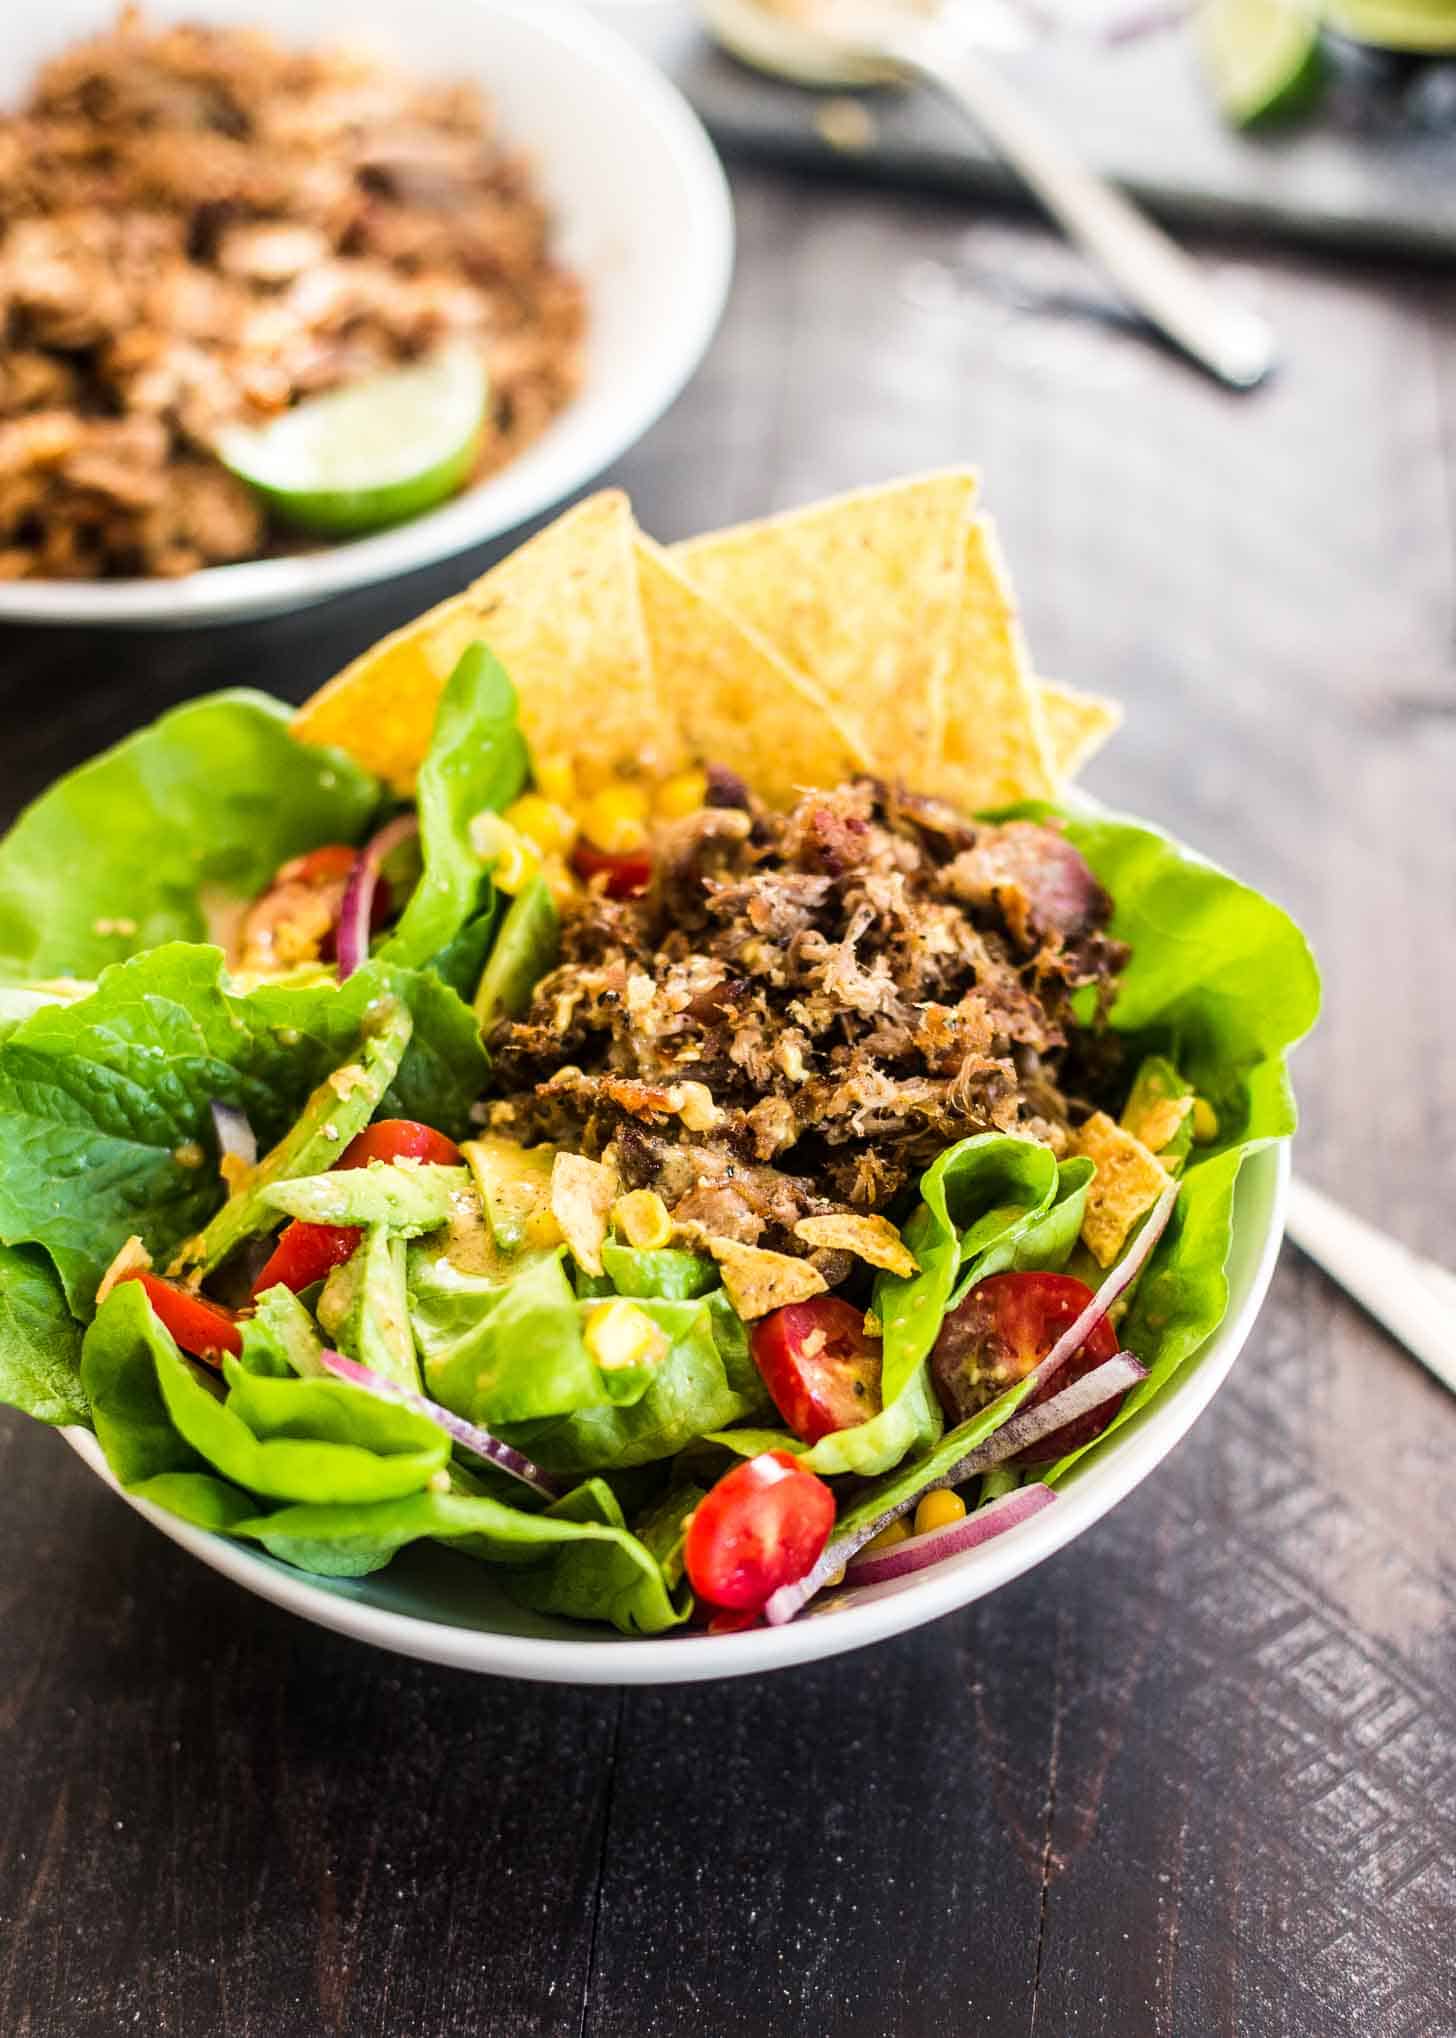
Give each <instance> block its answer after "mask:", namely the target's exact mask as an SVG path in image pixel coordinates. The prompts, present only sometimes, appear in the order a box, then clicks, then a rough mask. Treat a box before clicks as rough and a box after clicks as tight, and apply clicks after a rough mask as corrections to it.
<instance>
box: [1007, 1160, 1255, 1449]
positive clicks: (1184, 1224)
mask: <svg viewBox="0 0 1456 2038" xmlns="http://www.w3.org/2000/svg"><path fill="white" fill-rule="evenodd" d="M1246 1151H1247V1149H1246V1148H1245V1149H1240V1148H1233V1149H1231V1150H1230V1151H1228V1152H1226V1153H1220V1154H1215V1155H1214V1156H1213V1158H1212V1159H1210V1160H1206V1161H1200V1162H1199V1164H1198V1165H1197V1166H1196V1167H1194V1168H1190V1169H1189V1171H1188V1173H1187V1174H1186V1175H1185V1176H1184V1178H1183V1186H1182V1188H1181V1189H1180V1191H1179V1193H1178V1201H1177V1202H1176V1203H1175V1204H1174V1206H1173V1215H1172V1217H1171V1218H1170V1219H1169V1221H1168V1229H1167V1231H1166V1232H1165V1233H1164V1234H1163V1236H1162V1238H1160V1239H1159V1241H1158V1244H1157V1248H1156V1250H1155V1252H1154V1253H1153V1257H1152V1259H1151V1260H1150V1261H1149V1262H1148V1266H1147V1268H1146V1270H1145V1272H1144V1273H1143V1275H1142V1276H1141V1278H1140V1279H1139V1281H1138V1283H1137V1285H1136V1287H1135V1288H1134V1289H1133V1294H1132V1303H1131V1306H1130V1307H1129V1309H1128V1313H1127V1315H1126V1317H1125V1318H1124V1319H1123V1322H1122V1326H1121V1331H1120V1335H1121V1339H1122V1343H1123V1345H1124V1347H1125V1348H1126V1349H1127V1350H1128V1351H1130V1352H1133V1353H1135V1354H1136V1356H1137V1357H1138V1358H1140V1359H1141V1360H1142V1362H1143V1364H1144V1365H1145V1366H1146V1367H1147V1368H1148V1377H1147V1379H1146V1380H1142V1381H1139V1383H1138V1385H1137V1386H1136V1387H1135V1388H1134V1389H1133V1391H1132V1392H1131V1394H1129V1395H1128V1397H1127V1399H1126V1400H1125V1401H1124V1402H1123V1404H1122V1406H1121V1407H1120V1408H1119V1409H1118V1411H1117V1414H1116V1415H1115V1416H1114V1417H1113V1419H1112V1421H1111V1422H1110V1423H1109V1424H1108V1426H1107V1428H1106V1429H1105V1430H1104V1431H1103V1433H1102V1435H1101V1436H1100V1437H1099V1438H1098V1439H1097V1440H1096V1442H1095V1443H1092V1444H1088V1445H1085V1446H1084V1447H1083V1449H1082V1450H1080V1451H1073V1452H1072V1453H1071V1454H1070V1455H1069V1456H1067V1457H1065V1458H1061V1459H1059V1460H1058V1462H1057V1463H1056V1464H1055V1465H1054V1466H1052V1468H1051V1470H1050V1471H1048V1472H1045V1473H1042V1474H1041V1475H1040V1476H1041V1477H1043V1478H1044V1479H1046V1480H1047V1482H1048V1484H1051V1485H1055V1484H1056V1482H1057V1481H1058V1480H1059V1479H1062V1478H1064V1477H1065V1476H1066V1474H1067V1473H1068V1472H1069V1471H1070V1470H1071V1468H1072V1466H1073V1465H1075V1464H1076V1463H1077V1461H1078V1459H1079V1458H1082V1457H1085V1456H1086V1453H1087V1452H1088V1451H1089V1450H1100V1449H1101V1448H1102V1447H1103V1446H1104V1445H1105V1443H1106V1442H1107V1440H1108V1439H1109V1438H1112V1437H1115V1436H1116V1434H1117V1431H1118V1430H1119V1429H1120V1428H1121V1427H1122V1425H1123V1424H1124V1423H1125V1422H1127V1421H1128V1420H1129V1419H1130V1418H1131V1417H1132V1416H1133V1415H1135V1414H1136V1413H1137V1411H1138V1410H1139V1409H1140V1408H1145V1407H1146V1406H1147V1404H1148V1402H1149V1401H1151V1400H1153V1398H1154V1397H1155V1396H1156V1395H1158V1394H1160V1393H1161V1392H1162V1391H1163V1389H1164V1387H1165V1386H1166V1385H1167V1384H1168V1382H1169V1381H1170V1380H1171V1379H1172V1378H1173V1376H1174V1374H1175V1373H1176V1372H1177V1371H1178V1369H1179V1367H1180V1366H1181V1365H1182V1364H1183V1363H1184V1361H1185V1360H1186V1359H1189V1358H1191V1357H1192V1355H1193V1353H1194V1352H1196V1351H1197V1350H1198V1347H1199V1346H1200V1345H1201V1344H1202V1343H1203V1342H1204V1340H1205V1339H1206V1338H1208V1337H1210V1336H1212V1334H1213V1332H1214V1331H1215V1330H1217V1328H1218V1326H1219V1324H1220V1323H1222V1321H1223V1317H1224V1311H1225V1310H1226V1309H1227V1308H1228V1293H1229V1290H1228V1275H1227V1273H1226V1271H1225V1270H1226V1268H1227V1265H1228V1256H1229V1248H1230V1246H1231V1244H1232V1242H1233V1206H1234V1189H1235V1185H1236V1183H1237V1181H1238V1174H1239V1169H1240V1167H1241V1166H1242V1164H1243V1160H1244V1154H1245V1152H1246Z"/></svg>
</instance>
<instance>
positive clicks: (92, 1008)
mask: <svg viewBox="0 0 1456 2038" xmlns="http://www.w3.org/2000/svg"><path fill="white" fill-rule="evenodd" d="M389 998H394V999H397V1000H398V1001H400V1002H401V1003H402V1004H403V1005H404V1006H405V1007H407V1008H408V1010H409V1011H410V1012H411V1013H412V1015H413V1019H414V1029H413V1033H412V1034H411V1036H410V1042H409V1046H408V1048H407V1050H406V1052H405V1055H404V1059H403V1061H402V1062H401V1063H400V1064H399V1069H398V1073H397V1075H396V1076H395V1079H394V1081H393V1083H392V1085H391V1087H390V1089H389V1091H388V1093H387V1095H386V1096H385V1098H384V1100H383V1104H382V1107H381V1108H382V1110H383V1112H384V1113H385V1114H386V1115H393V1114H397V1115H399V1116H403V1117H416V1118H423V1119H425V1120H426V1121H427V1122H428V1123H430V1124H432V1125H435V1126H437V1127H438V1128H439V1129H440V1130H441V1131H443V1132H446V1133H448V1134H454V1133H457V1132H461V1131H463V1130H464V1129H465V1126H466V1123H467V1121H468V1115H469V1110H470V1105H471V1103H472V1102H473V1101H474V1099H475V1098H476V1096H478V1095H479V1092H480V1089H481V1087H482V1084H483V1080H484V1072H485V1058H484V1054H483V1052H482V1050H481V1047H480V1042H479V1039H478V1037H477V1034H476V1028H475V1022H474V1020H473V1018H472V1017H471V1014H470V1012H469V1009H468V1008H467V1007H466V1006H465V1005H463V1004H462V1003H461V1001H460V999H459V998H458V997H456V995H455V994H454V992H453V991H450V990H448V989H447V988H446V987H445V985H443V984H441V983H440V982H438V980H437V979H435V978H434V977H431V976H417V975H414V974H412V973H411V972H408V971H403V970H389V969H387V968H384V967H382V966H380V965H378V964H374V965H371V966H370V967H369V968H367V969H364V970H360V971H359V972H358V973H357V974H356V975H355V976H353V977H352V978H351V979H350V980H349V982H348V983H347V984H346V985H344V986H343V987H342V988H338V987H336V986H334V985H333V984H331V983H329V982H321V983H316V984H310V985H299V986H269V987H267V988H264V989H259V990H256V991H251V992H249V993H247V994H246V995H245V996H238V995H235V994H233V993H230V992H229V991H228V990H227V989H226V988H225V978H224V976H223V970H222V956H221V954H220V952H219V951H218V950H217V949H214V948H205V947H200V946H191V945H188V944H183V943H173V944H170V945H169V946H167V947H165V948H159V949H155V950H153V951H152V952H151V953H150V954H148V955H144V956H136V957H134V958H133V959H132V960H131V961H129V962H126V963H121V964H118V965H116V966H115V967H114V968H112V969H110V970H107V971H106V972H105V973H104V975H103V977H102V979H101V981H100V982H99V984H98V985H97V988H96V989H95V991H94V992H93V993H92V994H91V995H90V996H89V997H87V998H84V999H82V1000H80V1001H79V1002H78V1003H76V1004H72V1005H56V1006H48V1007H46V1008H44V1009H43V1010H41V1011H38V1012H36V1013H34V1014H33V1015H32V1016H31V1017H30V1018H29V1019H27V1020H26V1021H25V1022H24V1023H23V1024H22V1025H20V1026H19V1027H17V1028H16V1029H15V1031H14V1032H13V1033H11V1034H10V1036H9V1037H8V1039H5V1040H4V1041H0V1143H3V1148H4V1151H5V1153H6V1155H7V1161H6V1166H5V1168H4V1170H3V1172H0V1241H3V1242H4V1243H5V1244H7V1245H21V1244H36V1245H42V1246H44V1247H45V1248H46V1250H47V1251H48V1252H49V1253H50V1256H51V1258H52V1260H53V1261H54V1262H55V1265H56V1268H57V1270H58V1272H59V1274H60V1276H61V1280H62V1282H63V1284H64V1286H65V1290H66V1296H67V1300H68V1302H69V1304H70V1308H71V1312H72V1314H73V1315H75V1316H78V1317H81V1318H83V1319H84V1318H86V1317H88V1316H89V1315H90V1313H91V1309H92V1303H93V1298H94V1296H95V1292H96V1288H97V1285H98V1283H99V1281H100V1279H101V1276H102V1274H103V1273H104V1272H105V1270H106V1268H107V1266H108V1265H109V1264H110V1262H111V1260H112V1259H113V1258H114V1257H115V1255H116V1253H117V1252H118V1251H119V1250H120V1248H121V1246H122V1245H124V1244H125V1242H126V1240H127V1238H128V1237H129V1236H130V1235H131V1234H132V1233H137V1234H139V1235H140V1236H141V1238H142V1239H143V1241H144V1242H145V1244H146V1245H147V1247H148V1249H149V1250H150V1251H151V1253H152V1255H153V1257H154V1258H155V1259H157V1260H158V1261H165V1260H166V1259H167V1257H168V1256H169V1255H170V1253H171V1252H172V1251H173V1249H174V1248H175V1247H176V1246H178V1245H179V1244H180V1243H181V1242H182V1240H184V1239H186V1238H188V1237H190V1236H192V1235H193V1234H194V1233H196V1232H198V1231H199V1230H201V1228H202V1227H203V1226H204V1225H205V1224H206V1222H207V1221H208V1219H209V1218H210V1217H211V1216H212V1214H213V1213H214V1211H216V1210H217V1209H218V1208H219V1207H220V1206H221V1204H222V1202H223V1188H222V1183H221V1181H220V1179H219V1177H218V1174H217V1144H216V1136H215V1133H214V1131H213V1129H212V1121H211V1113H210V1110H209V1104H210V1102H211V1100H212V1099H213V1098H218V1099H220V1100H221V1101H223V1102H224V1103H228V1104H232V1105H235V1106H236V1107H238V1108H239V1109H241V1110H243V1111H245V1112H246V1113H247V1114H248V1117H249V1119H250V1120H251V1122H252V1125H253V1128H254V1130H255V1131H256V1133H257V1135H258V1141H259V1145H260V1146H261V1147H262V1148H264V1149H265V1150H266V1149H268V1148H269V1147H271V1146H273V1145H274V1144H275V1143H276V1142H277V1141H278V1140H280V1139H282V1138H283V1136H284V1135H285V1134H286V1133H287V1132H288V1131H289V1130H290V1128H291V1127H292V1126H293V1125H294V1124H295V1123H296V1121H297V1119H298V1116H299V1113H300V1112H301V1111H302V1109H303V1106H304V1103H305V1101H306V1099H307V1098H308V1097H309V1095H310V1094H311V1092H312V1091H313V1090H314V1089H315V1088H316V1087H317V1086H318V1085H319V1084H320V1083H321V1082H322V1081H323V1080H324V1078H325V1077H326V1076H327V1075H328V1074H329V1073H330V1072H331V1071H333V1070H335V1069H337V1068H339V1067H341V1066H342V1065H343V1064H344V1063H345V1062H346V1061H347V1060H348V1059H349V1057H350V1056H351V1055H352V1054H353V1053H354V1051H355V1049H356V1048H357V1046H358V1044H359V1041H360V1038H361V1035H362V1033H363V1030H364V1027H365V1025H366V1024H367V1023H368V1022H369V1020H370V1018H371V1012H372V1011H377V1009H378V1005H379V1001H381V1000H383V999H389Z"/></svg>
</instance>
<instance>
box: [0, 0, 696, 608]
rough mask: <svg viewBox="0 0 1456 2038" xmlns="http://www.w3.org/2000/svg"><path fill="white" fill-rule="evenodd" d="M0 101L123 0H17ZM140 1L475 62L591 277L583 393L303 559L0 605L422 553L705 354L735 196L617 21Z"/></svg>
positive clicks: (258, 598) (657, 404)
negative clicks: (495, 468)
mask: <svg viewBox="0 0 1456 2038" xmlns="http://www.w3.org/2000/svg"><path fill="white" fill-rule="evenodd" d="M0 12H3V15H4V23H5V26H4V33H3V35H0V106H6V107H10V106H14V105H16V104H18V103H19V102H20V100H21V99H22V97H23V96H24V94H25V93H26V92H27V90H28V89H29V86H30V83H31V80H32V78H33V77H34V74H35V72H36V69H37V67H38V66H39V65H40V64H41V63H42V62H43V61H44V60H45V59H46V58H47V57H49V56H52V55H54V54H55V53H56V52H57V51H59V50H61V49H63V48H64V47H65V46H66V44H67V43H70V42H73V41H75V40H76V39H77V38H78V37H80V36H83V35H90V34H95V33H96V32H97V31H99V30H100V29H103V28H105V27H107V26H109V25H110V23H111V22H112V21H113V20H114V18H115V14H116V7H115V0H7V4H6V5H5V6H4V7H3V8H0ZM146 14H147V19H148V20H149V21H152V22H154V23H155V22H165V21H169V20H194V21H195V20H203V21H207V22H210V23H219V24H226V23H242V24H251V25H254V26H262V27H265V28H270V29H272V30H273V31H275V32H276V33H277V34H278V36H279V37H280V38H281V39H283V40H286V41H290V42H294V43H309V42H317V41H322V40H326V39H328V38H330V37H336V38H337V37H348V38H354V39H358V38H360V37H367V38H368V39H369V40H370V41H371V42H372V43H375V44H377V45H378V46H380V47H382V48H384V49H385V50H390V51H397V52H398V55H399V58H400V61H401V63H403V64H406V65H408V66H409V67H410V69H412V70H415V71H418V72H419V73H421V74H422V75H430V74H435V75H438V76H441V77H451V76H456V77H458V76H462V75H463V76H468V77H470V78H474V79H478V80H479V82H480V83H481V85H482V86H483V87H484V88H485V90H486V91H487V92H488V93H489V95H490V97H491V99H492V101H493V103H494V104H495V105H496V106H497V107H498V108H499V110H500V117H501V123H502V127H503V130H504V132H505V134H506V135H507V136H508V137H509V139H510V140H511V141H512V142H514V143H517V144H519V145H520V146H522V147H524V148H526V149H528V150H529V151H530V152H531V153H532V155H533V156H534V158H535V161H536V169H537V174H538V176H539V179H540V182H541V184H542V187H543V188H544V190H545V192H546V195H547V197H548V199H549V201H550V203H551V205H552V207H553V208H554V210H555V212H556V215H557V219H558V222H559V235H560V239H559V247H560V252H561V254H562V257H563V259H564V260H565V261H566V262H567V263H568V264H569V266H571V267H572V268H574V269H575V270H576V271H577V273H578V274H579V275H580V276H581V277H582V278H583V280H584V282H585V284H586V287H587V291H588V294H589V297H590V317H591V334H590V343H589V347H588V355H587V366H586V376H585V381H584V384H583V387H582V391H581V394H580V395H579V396H578V397H577V398H576V400H575V402H573V403H572V404H570V405H569V406H568V407H567V408H566V409H565V410H564V411H563V412H562V413H561V415H560V416H559V417H558V418H557V419H556V420H555V421H554V423H553V424H552V425H551V427H550V429H549V430H548V431H547V432H546V433H544V434H543V436H542V437H541V438H540V439H538V440H537V441H536V442H535V444H534V445H532V446H531V447H530V448H529V449H528V450H527V451H526V452H525V453H523V454H522V456H521V457H520V459H519V460H516V461H514V462H513V463H512V464H511V465H510V466H509V467H506V468H504V469H503V470H502V471H501V472H500V473H499V474H496V475H493V476H492V477H491V478H490V479H489V480H488V481H485V482H483V483H481V484H480V486H478V487H476V488H472V489H470V490H469V491H468V492H467V493H466V494H464V495H461V496H458V497H457V498H456V499H455V500H454V501H453V502H450V503H447V504H446V505H445V506H444V507H443V508H441V509H437V510H433V511H431V512H430V513H429V514H428V515H426V516H422V517H417V518H416V519H414V521H413V522H411V523H407V524H401V525H399V526H397V527H396V528H395V529H393V530H390V531H384V532H381V533H379V534H378V535H377V536H375V537H370V538H360V539H356V540H355V541H354V542H353V543H350V544H342V545H335V546H332V547H330V548H329V549H328V550H325V551H321V552H315V553H309V554H307V555H304V556H302V557H298V558H292V559H259V560H252V561H248V562H247V563H245V564H243V565H238V566H213V567H208V568H206V569H205V570H203V571H202V572H200V573H195V574H192V575H190V576H189V577H187V578H185V579H182V580H125V581H79V582H78V581H39V580H36V581H15V582H7V583H0V622H17V623H19V622H27V623H89V624H112V625H135V624H143V623H146V624H164V625H178V624H189V623H203V622H207V623H216V622H224V621H236V620H238V619H239V618H241V617H244V616H257V615H264V614H274V613H277V612H279V611H281V610H284V609H293V608H302V607H304V606H306V605H307V604H308V603H310V602H317V601H323V600H325V599H326V598H327V597H328V596H330V595H336V594H342V593H343V592H344V591H345V590H346V589H348V588H353V587H363V586H367V585H372V584H373V583H375V582H376V581H381V580H388V579H390V578H391V577H393V576H394V575H395V574H399V573H409V572H412V571H413V570H414V569H415V568H416V567H421V566H428V565H430V564H431V563H432V562H434V561H435V560H438V559H445V558H448V557H449V556H450V555H451V554H452V553H455V552H461V551H464V550H465V549H466V547H467V546H471V545H479V544H481V543H483V542H484V540H486V539H487V538H493V537H496V536H498V535H499V534H500V533H501V532H504V531H509V530H513V529H514V528H515V527H516V525H518V524H521V523H524V522H525V521H526V520H527V519H528V518H530V517H533V516H536V515H538V514H539V513H540V512H542V511H543V510H547V509H549V508H550V507H551V506H552V504H553V503H556V502H559V501H560V500H561V499H562V498H563V497H564V496H567V495H570V494H571V493H572V492H573V491H574V490H575V489H578V488H580V487H581V486H582V485H583V484H584V483H586V482H587V481H589V480H591V478H592V477H593V476H594V475H596V474H598V473H600V472H601V470H602V469H603V468H604V467H606V466H607V465H608V464H609V463H610V462H611V461H613V460H615V459H616V458H617V456H618V455H619V454H621V453H622V452H624V451H625V450H626V448H627V447H628V446H630V445H631V444H632V443H633V442H634V440H636V439H638V438H640V437H641V435H642V433H643V432H645V431H646V430H647V428H648V426H649V425H651V424H652V423H653V422H654V421H655V420H656V419H657V418H658V417H660V416H661V414H662V412H663V411H664V410H666V408H667V406H668V405H669V404H670V403H671V402H672V400H673V398H674V397H675V396H676V395H677V393H678V391H679V390H680V389H681V388H682V386H683V384H684V383H685V382H686V381H687V379H688V377H689V376H690V375H691V374H692V372H693V369H694V368H695V367H696V366H697V364H698V362H699V361H700V360H701V359H702V356H703V353H704V351H705V350H706V348H707V345H708V342H709V340H710V339H711V338H712V335H713V330H714V328H715V327H716V325H717V323H718V318H719V315H720V313H721V311H722V308H723V303H724V299H725V297H726V296H727V291H728V284H729V280H730V277H731V274H732V267H733V213H732V206H731V203H730V200H729V197H728V187H727V184H726V182H725V180H724V177H723V172H722V170H721V168H720V167H719V163H718V159H717V157H716V155H715V154H714V153H713V148H712V144H711V143H710V142H709V141H708V138H707V136H706V135H705V134H704V132H703V130H702V128H701V127H700V126H699V124H698V122H697V119H696V118H695V116H694V115H693V114H692V113H691V112H690V111H689V109H688V106H687V104H686V102H685V101H684V100H683V99H682V98H681V97H680V96H679V94H678V93H677V92H676V91H675V90H674V88H673V87H672V86H671V85H669V84H668V83H667V81H666V79H664V78H663V77H662V76H661V75H660V73H659V72H657V71H655V70H654V69H653V68H652V66H651V65H650V64H648V63H646V62H644V60H643V59H642V58H641V57H639V56H638V55H637V54H636V53H635V51H633V50H632V49H631V48H629V46H628V45H627V44H626V43H625V42H624V41H622V39H621V38H620V37H619V36H617V35H616V34H614V33H613V32H612V31H611V30H609V29H606V28H603V27H601V26H599V25H598V24H597V23H596V22H594V21H592V20H590V19H588V17H587V16H585V15H583V14H581V13H579V12H578V11H577V10H576V9H575V8H574V7H569V6H566V5H563V4H561V0H409V4H408V5H407V6H401V5H400V4H399V0H147V9H146Z"/></svg>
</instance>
